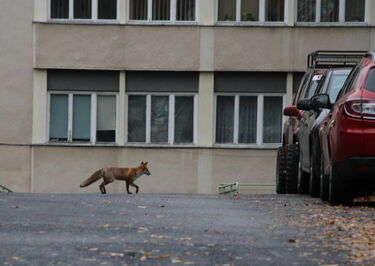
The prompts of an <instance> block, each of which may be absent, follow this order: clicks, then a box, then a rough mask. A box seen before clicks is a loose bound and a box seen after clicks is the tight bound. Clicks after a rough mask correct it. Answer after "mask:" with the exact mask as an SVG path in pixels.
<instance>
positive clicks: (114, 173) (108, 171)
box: [80, 162, 151, 194]
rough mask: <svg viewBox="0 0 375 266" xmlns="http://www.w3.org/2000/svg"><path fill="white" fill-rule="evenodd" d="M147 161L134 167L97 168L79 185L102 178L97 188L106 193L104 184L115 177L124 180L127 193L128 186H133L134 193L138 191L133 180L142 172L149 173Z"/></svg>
mask: <svg viewBox="0 0 375 266" xmlns="http://www.w3.org/2000/svg"><path fill="white" fill-rule="evenodd" d="M147 163H148V162H145V163H144V162H141V164H140V165H139V166H138V167H135V168H117V167H107V168H102V169H99V170H98V171H96V172H95V173H93V174H92V175H91V176H90V177H89V178H87V179H86V180H84V181H83V182H82V183H81V185H80V187H87V186H88V185H91V184H92V183H94V182H95V181H98V180H99V179H100V178H103V182H102V183H101V184H100V185H99V188H100V192H101V193H102V194H106V193H107V191H106V190H105V186H106V185H108V184H109V183H112V182H113V181H115V179H117V180H123V181H125V182H126V191H127V192H128V194H132V193H131V192H130V191H129V186H132V187H135V189H136V191H135V193H138V190H139V187H138V186H137V185H136V184H134V183H133V182H134V181H135V180H136V179H137V178H138V177H140V176H141V175H143V174H145V175H151V173H150V171H148V168H147Z"/></svg>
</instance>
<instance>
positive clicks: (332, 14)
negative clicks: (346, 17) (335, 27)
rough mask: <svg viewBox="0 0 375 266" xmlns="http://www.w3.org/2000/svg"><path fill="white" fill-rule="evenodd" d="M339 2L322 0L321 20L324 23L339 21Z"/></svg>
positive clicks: (337, 0) (336, 0)
mask: <svg viewBox="0 0 375 266" xmlns="http://www.w3.org/2000/svg"><path fill="white" fill-rule="evenodd" d="M339 2H340V1H339V0H322V6H321V18H320V21H322V22H338V21H339Z"/></svg>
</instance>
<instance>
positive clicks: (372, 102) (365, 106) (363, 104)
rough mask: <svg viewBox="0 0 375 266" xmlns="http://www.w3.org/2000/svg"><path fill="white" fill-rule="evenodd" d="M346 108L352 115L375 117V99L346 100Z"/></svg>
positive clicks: (356, 116)
mask: <svg viewBox="0 0 375 266" xmlns="http://www.w3.org/2000/svg"><path fill="white" fill-rule="evenodd" d="M344 110H345V113H346V114H347V115H348V116H350V117H354V118H363V119H375V99H350V100H348V101H346V102H345V104H344Z"/></svg>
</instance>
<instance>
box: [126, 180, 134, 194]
mask: <svg viewBox="0 0 375 266" xmlns="http://www.w3.org/2000/svg"><path fill="white" fill-rule="evenodd" d="M129 185H130V183H129V182H128V181H126V192H128V194H133V193H131V192H130V191H129Z"/></svg>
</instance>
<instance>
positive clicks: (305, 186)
mask: <svg viewBox="0 0 375 266" xmlns="http://www.w3.org/2000/svg"><path fill="white" fill-rule="evenodd" d="M297 180H298V183H297V192H298V193H299V194H309V182H310V175H309V174H308V173H306V172H304V171H303V170H302V163H301V160H300V161H299V163H298V178H297Z"/></svg>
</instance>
